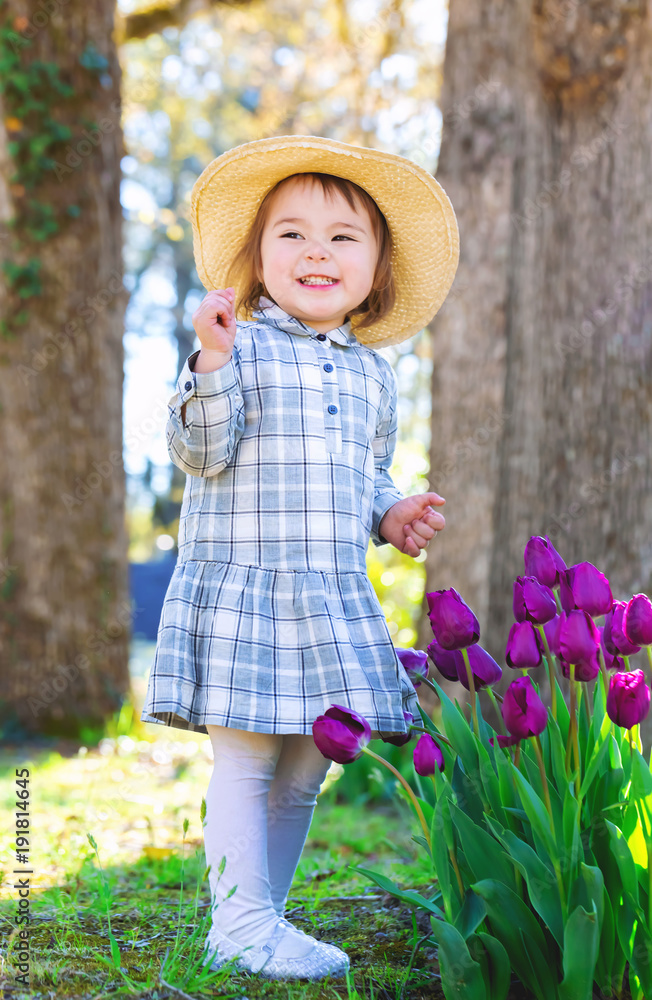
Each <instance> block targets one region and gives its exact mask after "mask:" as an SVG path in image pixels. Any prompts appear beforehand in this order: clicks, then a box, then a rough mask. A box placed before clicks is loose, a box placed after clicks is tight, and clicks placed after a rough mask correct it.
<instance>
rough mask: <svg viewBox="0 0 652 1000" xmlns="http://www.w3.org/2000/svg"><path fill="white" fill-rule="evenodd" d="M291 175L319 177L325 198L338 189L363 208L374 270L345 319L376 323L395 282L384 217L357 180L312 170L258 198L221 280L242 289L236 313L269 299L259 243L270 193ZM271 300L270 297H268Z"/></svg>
mask: <svg viewBox="0 0 652 1000" xmlns="http://www.w3.org/2000/svg"><path fill="white" fill-rule="evenodd" d="M295 177H309V178H313V179H314V180H315V181H319V182H320V184H321V186H322V190H323V192H324V194H325V196H326V197H327V198H328V197H330V198H331V199H332V197H333V193H334V192H335V191H339V192H340V194H342V195H343V196H344V197H345V198H346V200H347V202H348V204H349V205H350V207H351V208H352V209H353V211H354V212H356V211H357V208H356V203H357V205H361V206H362V207H363V208H365V209H366V210H367V212H368V214H369V218H370V220H371V225H372V229H373V233H374V236H375V238H376V245H377V247H378V259H377V261H376V270H375V273H374V280H373V285H372V288H371V291H370V292H369V294H368V295H367V297H366V299H365V300H364V301H363V302H361V303H360V304H359V305H358V306H356V307H355V308H354V309H350V310H349V312H347V314H346V316H345V322H346V321H347V320H348V319H350V318H351V316H357V315H361V316H362V320H361V321H360V322H359V323H356V325H355V327H354V328H353V329H354V330H357V329H361V328H363V327H367V326H371V325H372V324H373V323H377V322H378V321H379V320H381V319H382V318H383V317H384V316H386V315H387V313H388V312H389V311H390V310H391V309H392V307H393V305H394V302H395V301H396V285H395V282H394V275H393V271H392V262H391V253H392V237H391V233H390V231H389V226H388V225H387V220H386V219H385V216H384V215H383V213H382V212H381V210H380V209H379V208H378V205H377V204H376V202H375V201H374V200H373V198H372V197H371V195H369V194H368V193H367V192H366V191H365V190H364V188H361V187H360V186H359V184H355V183H354V182H353V181H350V180H348V178H346V177H338V176H336V175H335V174H322V173H315V172H312V171H306V172H305V173H298V174H290V175H289V176H288V177H284V178H283V179H282V180H280V181H279V182H278V183H277V184H275V185H274V187H273V188H271V189H270V190H269V191H268V192H267V194H266V195H265V197H264V198H263V200H262V201H261V203H260V206H259V208H258V212H257V213H256V217H255V219H254V221H253V222H252V224H251V226H250V227H249V232H248V233H247V234H246V235H245V237H244V239H243V240H242V243H241V244H240V246H239V248H238V250H237V251H236V253H235V255H234V257H233V260H232V261H231V265H230V267H229V271H228V276H227V279H226V283H225V284H226V286H227V287H228V285H235V284H236V283H237V282H238V281H239V283H240V284H241V285H242V287H243V292H242V294H241V295H240V297H239V299H238V301H237V303H236V307H235V311H236V314H237V313H238V312H239V311H240V310H241V309H243V310H244V311H245V312H246V313H247V314H248V315H251V312H252V310H254V309H257V308H258V299H259V297H260V296H261V295H266V296H267V298H269V299H271V298H272V296H271V295H270V294H269V292H268V291H267V289H266V288H265V284H264V282H263V272H262V260H261V254H260V244H261V240H262V235H263V230H264V228H265V223H266V222H267V218H268V216H269V210H270V206H271V202H272V196H273V195H274V194H275V192H277V191H278V190H279V189H280V188H281V187H282V186H283V184H286V183H287V182H288V181H289V180H291V179H292V178H295ZM272 301H274V300H273V299H272Z"/></svg>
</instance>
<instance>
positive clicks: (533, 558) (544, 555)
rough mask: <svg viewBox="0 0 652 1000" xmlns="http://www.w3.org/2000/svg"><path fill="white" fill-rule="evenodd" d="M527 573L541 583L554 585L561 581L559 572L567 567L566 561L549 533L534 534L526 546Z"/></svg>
mask: <svg viewBox="0 0 652 1000" xmlns="http://www.w3.org/2000/svg"><path fill="white" fill-rule="evenodd" d="M524 561H525V575H526V576H535V577H536V578H537V580H538V581H539V583H542V584H544V586H546V587H554V586H555V585H556V584H557V583H558V582H559V573H560V571H561V570H565V569H566V563H565V562H564V560H563V559H562V557H561V556H560V555H559V553H558V552H557V550H556V548H555V547H554V545H553V544H552V542H551V541H550V539H549V538H548V536H547V535H544V537H543V538H541V536H540V535H533V536H532V538H531V539H530V540H529V542H528V543H527V545H526V546H525V553H524Z"/></svg>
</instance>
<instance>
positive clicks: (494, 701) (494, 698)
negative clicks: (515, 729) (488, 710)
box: [486, 687, 507, 733]
mask: <svg viewBox="0 0 652 1000" xmlns="http://www.w3.org/2000/svg"><path fill="white" fill-rule="evenodd" d="M486 691H487V694H488V695H489V697H490V698H491V703H492V704H493V706H494V708H495V710H496V715H497V716H498V725H499V727H500V731H502V732H503V733H506V732H507V730H506V729H505V725H504V722H503V715H502V712H501V711H500V709H499V708H498V702H497V701H496V695H495V694H494V693H493V691H492V690H491V687H487V688H486Z"/></svg>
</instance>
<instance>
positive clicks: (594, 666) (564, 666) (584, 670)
mask: <svg viewBox="0 0 652 1000" xmlns="http://www.w3.org/2000/svg"><path fill="white" fill-rule="evenodd" d="M559 662H560V664H561V672H562V674H563V675H564V677H570V663H567V662H566V660H564V659H562V658H561V657H559ZM573 673H574V676H575V680H576V681H582V682H583V683H584V684H586V683H587V682H588V681H594V680H595V678H596V677H597V676H598V674H599V673H600V660H599V659H598V654H597V653H596V654H594V655H593V656H591V657H589V658H588V659H587V660H577V661H576V662H575V670H574V671H573Z"/></svg>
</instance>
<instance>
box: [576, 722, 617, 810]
mask: <svg viewBox="0 0 652 1000" xmlns="http://www.w3.org/2000/svg"><path fill="white" fill-rule="evenodd" d="M610 726H611V720H610V719H609V716H608V715H605V717H604V721H603V723H602V728H601V730H600V735H599V737H598V742H597V743H596V744H595V746H594V747H593V753H592V754H591V759H590V760H589V762H588V764H587V766H586V770H585V773H584V778H583V779H582V784H581V785H580V796H581V797H582V798H584V797H585V795H586V793H587V790H588V787H589V785H590V784H591V782H592V781H593V779H594V778H595V776H596V774H597V773H598V769H599V768H600V766H601V764H602V762H603V760H605V759H606V756H607V751H608V750H609V740H608V735H609V728H610Z"/></svg>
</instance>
